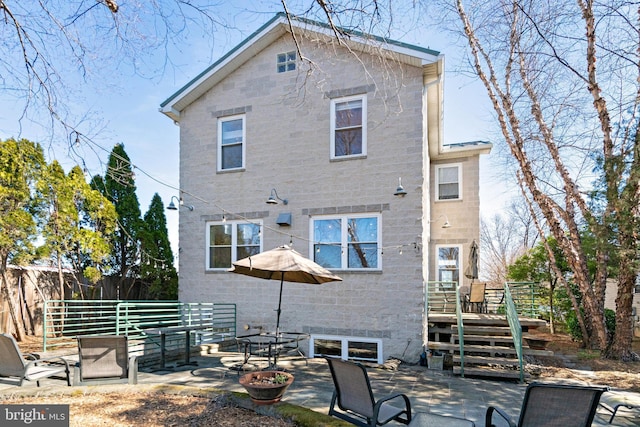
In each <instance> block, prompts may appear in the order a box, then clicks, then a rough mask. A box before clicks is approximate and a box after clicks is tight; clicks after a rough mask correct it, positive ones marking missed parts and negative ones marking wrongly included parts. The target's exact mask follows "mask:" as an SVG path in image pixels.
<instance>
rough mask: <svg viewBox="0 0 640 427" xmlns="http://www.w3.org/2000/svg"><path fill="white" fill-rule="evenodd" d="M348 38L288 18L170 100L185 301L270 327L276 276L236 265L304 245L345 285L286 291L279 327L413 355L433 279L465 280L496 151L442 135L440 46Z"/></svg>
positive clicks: (348, 351) (371, 353)
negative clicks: (483, 172)
mask: <svg viewBox="0 0 640 427" xmlns="http://www.w3.org/2000/svg"><path fill="white" fill-rule="evenodd" d="M348 40H349V41H348V42H347V44H344V43H342V44H341V43H338V42H337V41H336V39H335V37H334V36H333V34H332V32H331V31H330V30H329V29H328V27H327V26H326V25H324V24H322V23H318V22H313V21H308V20H303V19H296V18H293V19H292V21H291V22H288V21H287V19H286V17H285V16H284V15H282V14H278V15H276V16H275V17H274V18H273V19H271V20H270V21H269V22H267V23H266V24H265V25H263V26H262V27H261V28H260V29H258V30H257V31H256V32H255V33H253V34H252V35H251V36H250V37H249V38H247V39H246V40H244V41H243V42H242V43H241V44H239V45H238V46H237V47H236V48H234V49H233V50H232V51H230V52H229V53H227V54H226V55H224V56H223V57H222V58H220V59H219V60H218V61H217V62H216V63H214V64H213V65H211V66H210V67H209V68H207V69H206V70H204V71H203V72H202V73H201V74H200V75H198V76H197V77H196V78H194V79H193V80H192V81H191V82H189V83H188V84H187V85H186V86H184V87H183V88H181V89H180V90H178V91H177V92H176V93H175V94H174V95H172V96H171V97H170V98H169V99H167V100H166V101H165V102H164V103H163V104H162V105H161V112H162V113H164V114H166V115H167V116H168V117H169V118H171V119H173V120H174V121H175V122H176V123H177V124H178V125H179V126H180V188H181V193H180V197H181V199H182V200H183V202H184V205H183V206H182V207H183V208H181V210H180V213H179V215H180V219H179V236H180V255H179V277H180V279H179V289H180V300H181V301H183V302H219V303H235V304H237V328H238V330H242V328H243V326H244V325H251V326H252V327H256V326H262V327H264V328H265V329H266V330H273V329H275V322H276V312H275V309H276V307H277V306H278V290H279V283H278V282H276V281H266V280H261V279H256V278H251V277H247V276H240V275H236V274H233V273H229V272H228V270H229V268H230V267H231V263H232V262H233V261H236V260H238V259H241V258H244V257H246V256H248V255H251V254H255V253H259V252H262V251H264V250H269V249H272V248H275V247H277V246H280V245H283V244H286V245H293V247H294V249H296V250H297V251H298V252H300V253H301V254H303V255H304V256H307V257H308V258H310V259H312V260H315V261H316V262H317V263H319V264H321V265H323V266H324V267H326V268H328V269H330V270H331V271H333V272H334V273H336V274H337V275H339V276H340V277H342V279H343V281H342V282H333V283H327V284H324V285H307V284H298V283H285V284H284V291H283V297H282V318H281V330H282V331H295V332H304V333H308V334H310V336H311V339H310V340H309V343H308V346H307V345H306V344H305V347H304V349H305V352H307V356H309V357H313V356H319V355H322V354H332V355H340V356H342V357H343V358H344V359H358V360H372V361H378V362H382V361H383V360H384V359H386V358H389V357H400V358H403V359H405V360H413V361H417V358H418V355H419V353H420V352H421V351H422V346H423V344H424V343H425V342H426V340H427V334H426V328H427V325H428V319H427V318H426V316H427V315H428V313H425V289H426V286H427V282H428V281H453V282H458V283H459V285H460V286H463V285H465V281H468V280H469V279H466V278H465V277H464V274H463V272H464V268H465V267H466V263H467V255H468V248H469V246H470V244H471V242H472V241H473V240H474V239H476V240H478V238H479V223H480V220H479V156H480V155H482V154H487V153H489V152H490V150H491V144H489V143H486V142H472V143H454V144H444V143H443V140H442V135H443V131H442V114H443V111H442V104H443V96H444V93H443V77H444V75H443V70H444V57H443V56H442V55H441V54H440V53H439V52H436V51H433V50H430V49H425V48H422V47H418V46H412V45H407V44H404V43H399V42H394V41H391V40H384V39H381V38H377V37H373V36H368V35H364V34H351V36H350V37H349V39H348ZM450 114H455V112H450ZM463 120H464V119H463V118H462V119H461V122H463ZM400 178H401V182H400ZM398 187H401V188H398ZM270 196H273V197H272V201H273V200H275V201H276V202H278V203H277V204H271V203H270V204H268V203H266V201H267V199H268V198H269V197H270ZM187 206H193V209H192V210H189V209H186V207H187ZM445 223H446V224H447V225H450V227H443V226H444V225H445Z"/></svg>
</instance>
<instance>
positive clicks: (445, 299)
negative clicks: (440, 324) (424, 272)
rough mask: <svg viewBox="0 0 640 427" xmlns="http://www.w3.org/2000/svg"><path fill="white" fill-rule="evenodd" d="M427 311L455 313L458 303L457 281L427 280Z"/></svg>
mask: <svg viewBox="0 0 640 427" xmlns="http://www.w3.org/2000/svg"><path fill="white" fill-rule="evenodd" d="M426 298H427V311H428V312H433V313H455V312H456V307H457V306H459V305H460V297H459V291H458V282H427V293H426Z"/></svg>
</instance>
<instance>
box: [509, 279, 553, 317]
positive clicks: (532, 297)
mask: <svg viewBox="0 0 640 427" xmlns="http://www.w3.org/2000/svg"><path fill="white" fill-rule="evenodd" d="M506 285H508V286H509V290H510V291H511V296H512V299H513V303H514V305H515V308H516V311H517V312H518V314H519V315H520V316H521V317H530V318H534V319H536V318H538V317H539V315H540V308H541V306H542V305H543V302H542V296H543V291H544V288H543V287H542V286H540V284H538V283H535V282H507V284H506Z"/></svg>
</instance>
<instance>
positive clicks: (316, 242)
mask: <svg viewBox="0 0 640 427" xmlns="http://www.w3.org/2000/svg"><path fill="white" fill-rule="evenodd" d="M380 227H381V224H380V216H379V215H370V214H368V215H349V216H331V217H325V216H322V217H313V218H311V230H312V233H313V236H312V239H311V240H312V241H313V254H314V260H315V262H317V263H318V264H320V265H322V266H323V267H326V268H331V269H353V270H375V269H380V268H381V259H380V257H381V253H380V248H381V247H382V244H381V238H380Z"/></svg>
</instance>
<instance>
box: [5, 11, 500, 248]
mask: <svg viewBox="0 0 640 427" xmlns="http://www.w3.org/2000/svg"><path fill="white" fill-rule="evenodd" d="M245 6H246V8H245ZM280 10H281V5H280V2H279V1H263V2H260V3H258V4H257V5H256V4H255V2H254V1H234V2H229V3H225V4H223V6H220V9H219V13H220V17H221V18H222V19H224V20H225V21H227V22H229V23H230V25H231V27H233V28H224V27H219V28H218V30H219V31H218V32H216V33H214V34H203V33H202V32H200V31H198V29H197V28H196V27H193V28H190V30H189V32H188V33H185V34H184V35H183V36H184V37H185V38H186V39H185V42H184V43H182V44H181V45H180V46H179V47H178V48H172V49H171V50H170V51H169V59H170V61H171V63H172V64H173V65H172V66H171V67H168V68H165V70H164V73H162V74H161V75H156V76H155V77H153V78H145V77H140V76H139V75H136V74H134V73H132V72H130V70H127V68H126V67H123V66H122V64H119V65H120V66H119V67H118V66H116V64H114V70H113V72H111V71H110V69H109V64H102V66H103V67H102V68H103V70H101V73H103V74H105V75H111V76H112V77H111V78H107V80H106V81H104V84H96V82H95V81H94V82H93V83H92V82H91V81H90V82H89V83H88V84H87V83H86V82H85V80H83V79H81V77H80V76H79V75H78V76H75V75H74V74H73V72H72V71H71V72H69V73H67V74H66V76H67V78H68V79H70V82H71V83H72V84H73V86H74V89H75V92H74V94H73V97H72V98H71V99H70V100H69V102H68V103H67V106H68V109H69V111H70V113H71V114H72V115H74V116H75V117H83V120H81V121H78V123H80V125H79V128H80V129H81V130H82V132H83V133H85V134H87V135H90V136H91V139H92V141H93V143H92V144H81V145H80V146H75V147H74V150H75V151H76V152H75V153H73V152H70V150H69V149H68V147H67V141H66V140H62V139H63V138H55V137H54V138H53V140H52V138H51V135H50V129H49V128H48V121H47V120H46V116H42V115H40V116H38V114H32V115H31V119H24V120H22V123H21V125H19V124H18V118H19V114H20V113H21V108H20V105H21V104H20V100H15V99H12V98H11V97H10V96H9V95H8V94H6V93H0V138H2V139H6V138H9V137H17V136H21V137H23V138H27V139H30V140H33V141H38V142H41V143H42V144H43V146H45V147H47V156H48V159H49V160H51V159H53V158H56V159H58V160H59V161H60V162H61V163H62V164H63V165H64V166H65V167H66V168H67V169H68V168H70V167H71V166H72V165H74V164H76V163H78V160H77V159H78V158H79V157H81V158H83V159H84V162H85V165H84V166H86V168H87V170H88V173H89V174H90V175H95V174H100V175H104V165H105V163H106V161H107V159H108V155H109V152H110V151H111V149H112V148H113V146H114V144H116V143H123V144H124V146H125V150H126V152H127V154H128V155H129V157H130V159H131V161H132V163H133V164H134V165H135V168H136V169H135V170H134V172H135V174H136V186H137V195H138V199H139V201H140V207H141V210H142V212H143V214H144V212H146V210H147V209H148V207H149V203H150V201H151V198H152V196H153V194H154V193H156V192H157V193H158V194H160V196H161V197H162V199H163V201H164V202H165V204H168V203H169V201H170V199H171V196H177V195H178V191H177V188H178V187H179V182H178V156H179V147H178V139H179V131H178V127H177V126H176V125H175V124H174V123H173V122H172V121H171V120H170V119H169V118H168V117H166V116H164V115H163V114H161V113H159V112H158V108H159V106H160V103H161V102H162V101H164V100H165V99H166V98H168V97H169V96H170V95H172V94H173V93H174V92H175V91H176V90H178V89H179V88H181V87H182V86H183V85H184V84H186V83H187V82H188V81H189V80H191V79H192V78H193V77H194V76H196V75H197V74H198V73H200V72H201V71H202V70H203V69H205V68H206V67H207V66H208V65H210V64H211V63H212V62H214V61H215V60H216V59H217V58H219V57H220V56H222V55H223V54H224V53H226V52H227V51H229V50H230V49H232V48H233V47H234V46H235V45H237V44H238V43H240V42H241V41H242V40H243V39H244V38H246V37H247V36H248V35H250V34H251V33H252V32H253V31H255V30H256V29H258V28H259V27H260V26H261V25H262V24H263V23H265V22H266V21H267V20H269V19H270V18H271V17H273V14H274V13H276V12H278V11H280ZM398 27H399V28H400V27H402V28H403V33H400V31H396V32H395V33H394V34H393V35H392V36H393V38H395V39H396V40H400V41H403V42H406V43H410V44H415V45H419V46H423V47H429V48H431V49H434V50H437V51H440V52H441V53H443V54H444V55H445V69H446V74H445V94H444V96H445V101H444V135H445V143H453V142H464V141H473V140H489V141H491V140H492V139H493V135H494V134H493V133H492V132H494V131H495V130H494V129H495V128H494V127H493V126H492V125H491V124H490V123H489V121H490V120H491V106H490V104H489V102H488V100H487V96H486V93H485V92H484V88H483V87H482V86H481V85H480V84H479V82H477V81H476V79H474V78H472V77H469V76H465V75H463V74H461V73H458V72H456V71H455V70H457V69H460V68H461V66H462V61H463V49H461V48H460V47H459V46H456V44H455V43H453V39H452V37H451V35H448V34H446V33H443V32H442V31H441V30H438V29H437V28H435V27H430V26H424V25H423V26H420V27H417V26H413V27H412V26H400V25H399V26H398ZM407 28H409V29H408V30H407ZM166 59H167V58H166V57H165V55H164V52H161V54H158V55H150V57H149V59H148V61H147V62H145V63H143V64H140V65H139V66H140V67H148V68H149V70H157V69H159V68H161V64H162V63H163V62H164V61H165V60H166ZM105 70H106V73H105ZM143 71H144V69H143ZM103 74H101V75H103ZM43 117H44V118H43ZM496 157H497V156H496V155H495V153H494V154H492V155H490V156H484V158H483V159H482V160H481V183H480V185H481V211H482V214H483V215H484V216H489V215H493V214H494V213H496V212H498V211H499V209H500V208H501V207H502V204H503V201H504V199H505V198H506V197H505V194H506V193H507V192H508V189H507V188H505V186H504V185H502V184H501V182H502V180H501V177H500V174H499V172H496V171H499V170H500V168H499V167H498V166H497V162H496V160H495V158H496ZM391 185H393V184H391ZM166 216H167V224H168V227H169V236H170V239H171V242H172V247H173V249H174V253H175V254H176V255H177V249H178V212H176V211H166Z"/></svg>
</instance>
